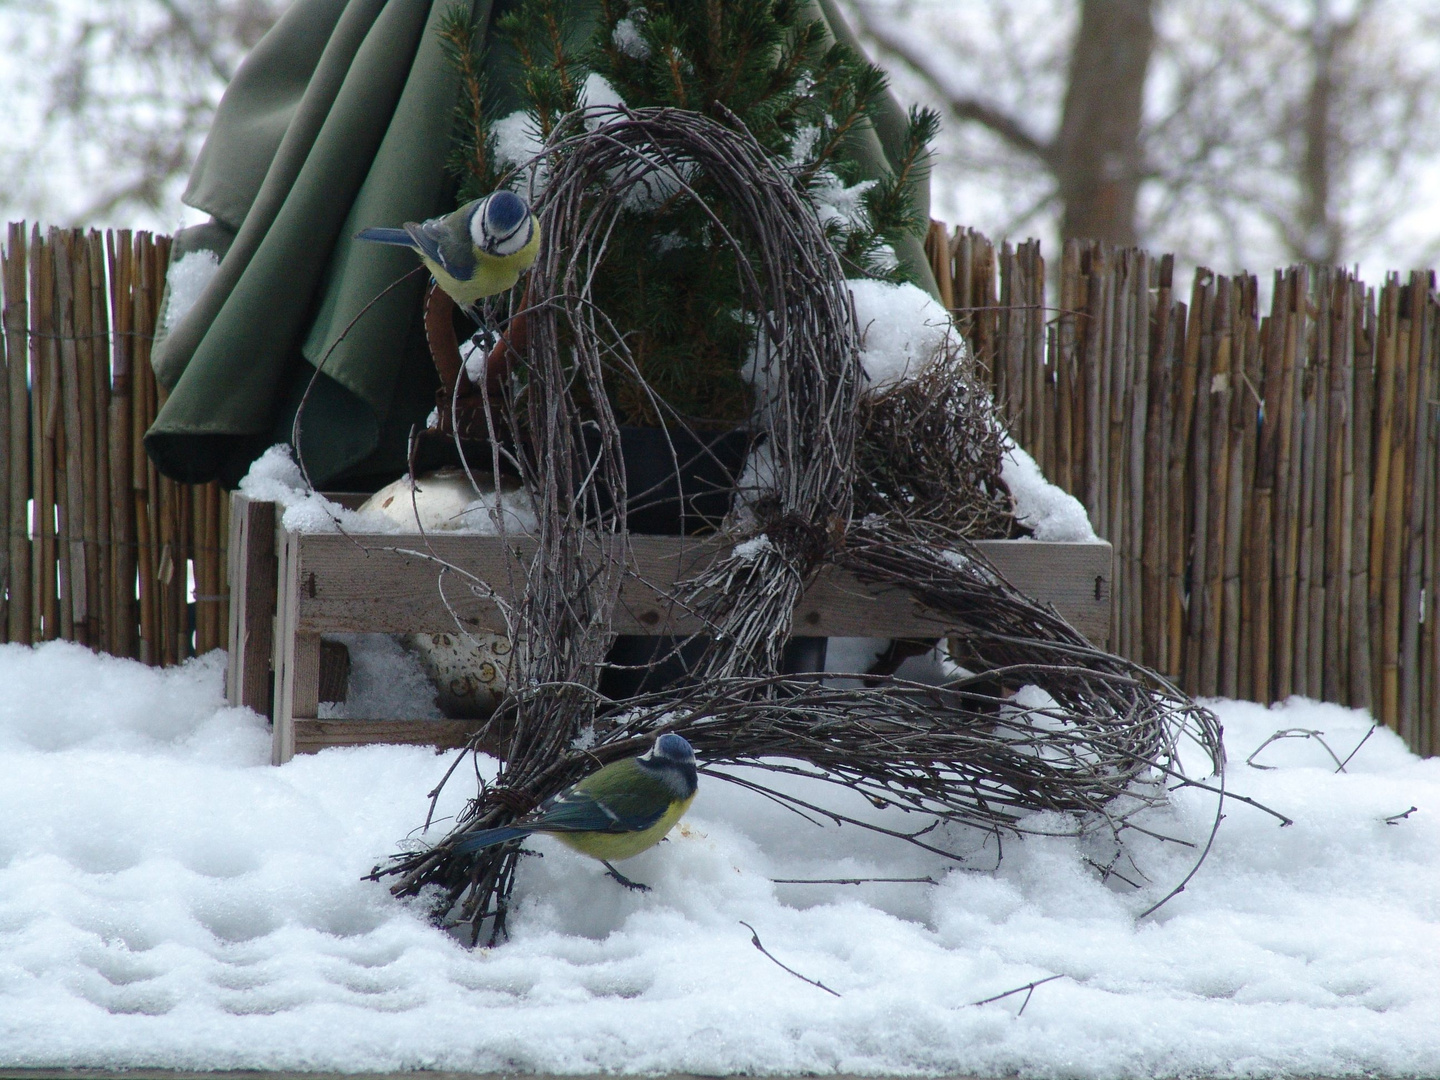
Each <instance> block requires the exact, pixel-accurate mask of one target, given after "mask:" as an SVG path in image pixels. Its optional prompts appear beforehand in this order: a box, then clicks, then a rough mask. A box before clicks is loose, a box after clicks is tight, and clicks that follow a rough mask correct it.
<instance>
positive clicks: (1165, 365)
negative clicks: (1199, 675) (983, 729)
mask: <svg viewBox="0 0 1440 1080" xmlns="http://www.w3.org/2000/svg"><path fill="white" fill-rule="evenodd" d="M1174 274H1175V259H1174V256H1171V255H1165V256H1162V257H1161V259H1160V265H1159V285H1158V288H1157V291H1156V295H1155V315H1154V318H1153V319H1152V320H1151V323H1150V327H1149V331H1150V343H1151V344H1150V371H1149V378H1148V379H1147V385H1146V390H1145V394H1146V410H1147V415H1146V418H1145V479H1144V489H1145V512H1144V522H1143V524H1142V526H1141V536H1140V545H1141V550H1142V553H1143V554H1142V556H1141V592H1142V594H1143V595H1144V597H1145V609H1144V618H1143V624H1142V627H1141V637H1142V652H1141V662H1142V663H1143V664H1145V666H1146V667H1150V668H1153V669H1154V670H1156V671H1161V672H1164V671H1168V670H1169V669H1170V658H1169V655H1168V650H1167V649H1166V644H1167V641H1166V634H1165V592H1166V590H1165V567H1166V565H1167V560H1166V548H1165V539H1166V518H1167V513H1166V504H1167V496H1168V492H1167V491H1166V485H1165V479H1166V464H1167V460H1166V451H1167V450H1168V448H1169V437H1168V436H1169V431H1168V429H1167V423H1166V421H1167V415H1168V412H1169V410H1168V409H1167V408H1166V405H1167V402H1168V400H1169V397H1170V371H1171V366H1172V364H1173V363H1174V353H1175V323H1174V320H1173V318H1172V317H1171V316H1172V314H1173V313H1172V311H1171V306H1172V303H1173V301H1172V296H1171V293H1172V289H1173V282H1174Z"/></svg>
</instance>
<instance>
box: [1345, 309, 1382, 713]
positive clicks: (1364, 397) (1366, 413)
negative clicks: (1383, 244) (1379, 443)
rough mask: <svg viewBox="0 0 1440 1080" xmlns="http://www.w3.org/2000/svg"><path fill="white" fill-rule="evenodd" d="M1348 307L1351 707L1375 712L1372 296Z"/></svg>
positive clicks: (1373, 318) (1373, 329)
mask: <svg viewBox="0 0 1440 1080" xmlns="http://www.w3.org/2000/svg"><path fill="white" fill-rule="evenodd" d="M1352 291H1353V293H1354V296H1353V299H1352V301H1351V303H1352V305H1353V307H1354V308H1355V312H1356V317H1355V326H1354V329H1353V334H1352V338H1351V341H1350V348H1351V350H1352V351H1353V353H1354V357H1355V362H1354V370H1355V376H1354V383H1353V387H1354V399H1353V400H1354V403H1355V404H1354V408H1353V410H1352V412H1351V415H1352V416H1353V417H1354V431H1353V439H1354V446H1355V451H1354V456H1355V468H1354V476H1355V510H1354V515H1353V516H1352V518H1351V520H1350V536H1351V540H1350V543H1351V554H1350V704H1351V705H1354V706H1355V707H1356V708H1360V709H1370V710H1371V711H1372V712H1373V711H1374V709H1375V696H1374V683H1373V662H1372V648H1371V641H1370V521H1371V513H1372V511H1371V505H1370V502H1371V481H1372V477H1373V470H1374V458H1373V455H1372V453H1371V442H1372V437H1373V433H1374V410H1375V334H1376V327H1375V290H1374V289H1368V288H1366V287H1365V286H1363V285H1362V284H1361V283H1359V282H1356V283H1355V284H1354V285H1353V286H1352Z"/></svg>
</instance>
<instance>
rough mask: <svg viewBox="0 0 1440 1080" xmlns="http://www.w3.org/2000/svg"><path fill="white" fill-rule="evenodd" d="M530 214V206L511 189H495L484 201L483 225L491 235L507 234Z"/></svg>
mask: <svg viewBox="0 0 1440 1080" xmlns="http://www.w3.org/2000/svg"><path fill="white" fill-rule="evenodd" d="M529 215H530V207H529V206H527V205H526V203H525V200H524V199H522V198H521V197H520V196H519V195H516V194H515V193H514V192H513V191H497V192H495V194H493V195H491V196H490V198H489V199H487V200H486V202H485V226H486V228H487V230H488V231H489V232H490V234H491V235H492V236H509V235H510V234H511V233H512V232H514V231H515V230H516V229H518V228H519V227H520V225H521V223H522V222H523V221H524V220H525V219H526V218H527V217H528V216H529Z"/></svg>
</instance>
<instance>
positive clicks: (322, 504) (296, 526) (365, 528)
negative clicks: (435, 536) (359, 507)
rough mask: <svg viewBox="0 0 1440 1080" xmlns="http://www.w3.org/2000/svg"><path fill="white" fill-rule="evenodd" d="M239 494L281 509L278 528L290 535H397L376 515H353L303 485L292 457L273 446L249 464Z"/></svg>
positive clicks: (282, 447) (283, 447)
mask: <svg viewBox="0 0 1440 1080" xmlns="http://www.w3.org/2000/svg"><path fill="white" fill-rule="evenodd" d="M240 492H241V494H242V495H248V496H249V497H250V498H251V499H254V500H255V501H256V502H273V503H277V504H278V505H279V506H280V507H281V513H282V516H281V524H282V525H283V526H284V527H285V528H287V529H289V530H291V531H292V532H339V531H340V530H341V529H347V530H354V531H359V532H399V531H400V530H399V529H397V528H396V527H395V526H394V525H392V524H390V523H389V522H387V521H386V520H385V519H384V518H382V517H381V516H380V515H378V514H357V513H356V512H355V511H353V510H347V509H345V507H343V506H341V505H339V504H338V503H334V502H331V501H330V500H329V499H327V498H325V496H323V495H321V494H320V493H319V492H318V491H316V490H314V489H313V488H311V487H310V486H309V485H308V484H307V483H306V482H305V474H304V473H302V472H301V471H300V466H299V465H298V464H297V463H296V461H295V455H294V453H293V452H292V451H291V449H290V447H288V446H286V445H285V444H284V443H276V444H275V445H274V446H272V447H270V449H268V450H266V451H265V453H263V454H261V455H260V456H259V457H258V458H256V459H255V460H254V461H253V462H251V463H250V470H249V472H247V473H246V474H245V475H244V476H243V477H241V479H240Z"/></svg>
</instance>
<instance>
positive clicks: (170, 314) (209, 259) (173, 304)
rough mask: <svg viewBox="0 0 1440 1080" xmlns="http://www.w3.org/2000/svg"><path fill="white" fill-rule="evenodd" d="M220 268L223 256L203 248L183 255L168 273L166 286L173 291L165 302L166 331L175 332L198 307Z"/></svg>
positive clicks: (164, 321) (166, 273)
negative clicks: (202, 295)
mask: <svg viewBox="0 0 1440 1080" xmlns="http://www.w3.org/2000/svg"><path fill="white" fill-rule="evenodd" d="M219 269H220V256H219V255H216V254H215V252H213V251H207V250H206V249H204V248H199V249H198V250H196V251H191V252H188V253H187V254H185V255H182V256H180V258H178V259H176V260H175V261H174V262H173V263H171V264H170V269H169V270H167V271H166V272H165V284H166V286H167V287H168V288H169V297H170V298H169V300H167V301H166V303H165V314H164V316H163V318H162V319H161V322H162V324H163V325H164V328H165V331H166V332H167V333H168V332H169V331H171V330H173V329H174V328H175V326H176V324H177V323H179V322H180V320H181V319H183V318H184V317H185V313H186V312H188V311H189V310H190V309H191V308H192V307H194V306H195V301H196V300H199V299H200V294H201V293H202V292H204V291H205V286H206V285H209V284H210V279H211V278H213V277H214V276H215V271H217V270H219Z"/></svg>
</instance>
